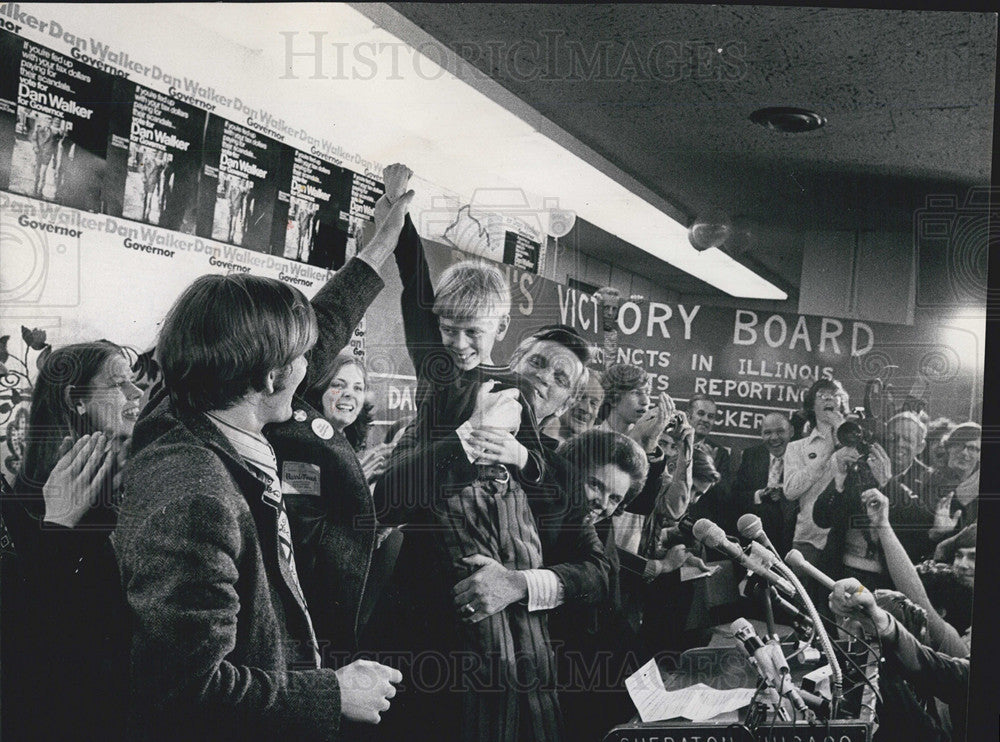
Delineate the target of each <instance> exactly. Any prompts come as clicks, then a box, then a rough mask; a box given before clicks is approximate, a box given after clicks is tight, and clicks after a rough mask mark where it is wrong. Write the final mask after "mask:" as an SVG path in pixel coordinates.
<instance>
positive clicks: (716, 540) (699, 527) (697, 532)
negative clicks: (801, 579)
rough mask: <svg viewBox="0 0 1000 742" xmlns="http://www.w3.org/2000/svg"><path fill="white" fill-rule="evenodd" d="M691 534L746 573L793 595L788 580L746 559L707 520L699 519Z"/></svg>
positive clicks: (723, 532)
mask: <svg viewBox="0 0 1000 742" xmlns="http://www.w3.org/2000/svg"><path fill="white" fill-rule="evenodd" d="M692 533H693V534H694V537H695V538H696V539H698V540H699V541H700V542H701V543H703V544H705V546H708V547H710V548H712V549H715V550H716V551H719V552H721V553H723V554H725V555H726V556H727V557H729V558H730V559H732V560H733V561H734V562H736V563H737V564H739V565H740V566H741V567H743V568H744V569H745V570H747V571H748V572H753V573H754V574H755V575H757V576H758V577H763V578H764V579H765V580H767V581H768V582H769V583H771V584H772V585H774V586H775V587H776V588H778V589H779V590H781V592H783V593H785V594H786V595H789V596H794V595H795V588H794V587H792V585H791V583H790V582H788V580H786V579H785V578H783V577H779V576H778V575H776V574H774V573H773V572H772V571H771V570H770V569H768V568H767V567H765V566H764V565H763V564H761V563H760V562H759V561H757V560H756V559H751V558H749V557H747V555H746V554H744V553H743V549H741V548H740V547H739V544H734V543H733V542H732V541H730V540H729V539H728V538H727V537H726V532H725V531H723V530H722V529H721V528H719V526H717V525H716V524H715V523H713V522H712V521H710V520H709V519H708V518H701V519H700V520H698V521H697V522H696V523H695V524H694V527H693V528H692Z"/></svg>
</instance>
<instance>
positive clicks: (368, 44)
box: [22, 3, 787, 300]
mask: <svg viewBox="0 0 1000 742" xmlns="http://www.w3.org/2000/svg"><path fill="white" fill-rule="evenodd" d="M22 7H24V8H26V9H29V10H30V12H32V13H33V14H35V15H37V16H39V17H41V18H46V17H56V18H59V19H60V23H61V24H62V25H63V27H64V28H65V29H71V30H72V31H73V33H74V34H75V35H76V36H77V37H80V38H84V39H86V38H87V37H91V38H93V39H96V40H99V41H104V42H106V43H109V44H110V45H111V46H113V48H114V49H115V50H121V51H124V52H125V53H127V54H128V55H129V56H130V57H131V58H132V59H134V60H138V61H141V62H143V63H146V64H148V65H156V66H157V69H158V70H159V71H160V72H162V73H166V74H169V75H171V76H176V77H178V78H183V81H184V82H185V84H186V82H187V81H194V82H196V83H197V84H198V85H199V86H202V87H205V88H212V89H213V91H214V92H215V93H217V94H221V95H224V96H225V97H226V98H229V99H238V102H239V105H238V107H237V106H235V104H234V105H233V106H229V107H227V105H226V104H225V103H219V105H218V107H217V109H216V110H217V112H218V113H219V114H220V115H223V116H226V117H230V118H234V120H236V121H237V122H240V123H242V122H243V121H244V120H245V119H246V118H247V116H248V115H251V113H253V112H256V111H265V112H268V113H269V114H271V115H273V116H275V117H277V118H280V119H282V120H283V121H284V122H285V123H286V124H287V125H288V126H289V127H291V128H294V129H296V130H299V129H301V130H302V131H304V132H307V133H308V134H309V136H311V137H314V138H316V139H322V140H325V141H327V142H332V143H335V144H336V145H337V146H338V147H342V148H343V150H344V152H345V154H344V157H343V159H344V164H345V165H346V166H347V167H351V168H353V169H364V162H363V161H367V163H368V164H370V165H371V166H373V167H378V166H381V165H384V164H388V163H390V162H405V163H406V164H407V165H409V166H410V167H411V168H412V169H413V171H414V172H415V173H416V174H417V176H419V181H418V184H417V185H418V186H419V187H421V188H422V189H423V190H426V191H428V192H429V193H431V195H433V192H434V191H436V192H437V193H441V194H449V195H451V196H453V197H457V198H460V199H464V200H466V201H468V200H471V198H472V196H473V194H474V193H475V192H476V191H477V190H483V189H498V188H507V189H520V190H522V191H523V192H524V194H525V196H526V197H527V198H528V200H529V202H530V203H531V204H532V206H536V205H537V207H538V208H542V207H543V204H544V203H545V201H546V200H550V203H552V202H557V203H558V208H560V209H570V210H573V211H575V212H576V213H577V215H578V216H580V217H581V218H583V219H586V220H587V221H589V222H591V223H592V224H595V225H596V226H598V227H600V228H601V229H604V230H605V231H607V232H610V233H611V234H614V235H616V236H618V237H620V238H621V239H623V240H625V241H626V242H629V243H631V244H633V245H635V246H637V247H639V248H640V249H642V250H645V251H646V252H648V253H650V254H652V255H653V256H655V257H657V258H659V259H661V260H663V261H665V262H667V263H670V264H671V265H674V266H676V267H677V268H679V269H681V270H683V271H685V272H687V273H690V274H691V275H693V276H695V277H697V278H699V279H701V280H702V281H705V282H706V283H708V284H710V285H712V286H715V287H716V288H718V289H719V290H721V291H724V292H725V293H727V294H730V295H732V296H735V297H741V298H755V299H773V300H784V299H786V298H787V295H786V294H785V292H783V291H781V290H780V289H779V288H777V287H776V286H774V285H772V284H771V283H769V282H768V281H766V280H764V279H763V278H761V277H760V276H758V275H757V274H756V273H754V272H753V271H751V270H750V269H748V268H746V267H745V266H743V265H741V264H740V263H738V262H737V261H735V260H733V259H732V258H730V257H729V256H728V255H726V254H725V253H722V252H721V251H719V250H707V251H705V252H701V253H699V252H697V251H696V250H694V248H692V247H691V246H690V243H689V242H688V237H687V229H686V228H685V227H684V225H682V224H681V223H679V222H678V221H676V220H675V219H673V218H671V217H670V216H669V215H668V214H667V213H665V209H666V210H668V211H669V210H670V207H669V205H667V204H663V203H662V202H661V204H660V205H657V203H656V202H657V198H658V197H657V196H656V195H655V194H653V193H651V192H649V191H648V190H644V189H642V188H641V186H639V185H638V184H634V185H632V186H631V187H625V186H624V185H622V184H621V182H619V181H623V182H628V178H627V176H624V174H620V171H616V172H618V173H619V174H620V175H621V176H622V177H618V180H616V179H615V178H613V177H610V176H609V175H608V174H606V172H604V171H611V170H614V169H615V168H614V166H613V165H612V164H609V163H607V162H604V161H602V162H598V160H597V159H593V160H592V162H597V164H598V166H599V167H597V166H595V165H594V164H592V163H591V162H588V161H587V160H585V159H583V158H582V157H581V156H579V155H578V154H575V153H574V152H571V151H570V149H567V147H566V146H563V144H560V143H558V142H556V141H555V140H554V139H553V138H552V136H551V130H552V129H554V128H555V127H554V126H553V125H552V124H551V122H546V121H543V120H541V117H540V116H539V114H537V112H534V113H533V116H532V112H531V110H530V109H528V107H527V106H525V105H524V103H523V101H521V102H520V106H519V107H518V101H517V100H516V99H514V97H513V96H511V95H510V93H509V92H508V91H503V92H504V93H506V95H507V97H508V99H510V100H505V104H506V105H500V104H499V103H496V102H494V100H493V99H492V98H491V97H490V96H487V95H485V94H484V93H483V92H480V90H477V89H476V88H475V87H473V86H472V85H471V84H470V83H467V82H465V81H463V80H462V79H459V77H457V76H456V75H455V74H452V70H454V71H456V72H458V73H459V75H461V76H463V77H465V76H469V75H478V77H479V78H481V81H480V82H481V84H477V85H478V87H483V85H490V84H492V85H493V86H495V88H499V89H500V90H503V89H502V88H500V86H499V85H497V84H496V83H495V82H494V81H492V80H489V79H488V78H486V76H485V75H483V73H481V72H479V71H478V70H476V71H474V72H473V71H472V68H471V67H469V66H468V65H466V64H465V63H464V62H462V61H461V60H458V59H457V57H454V55H452V57H453V59H449V58H448V57H447V54H451V52H449V51H447V50H445V49H444V48H443V47H442V46H441V45H440V44H438V43H436V42H435V43H433V44H432V45H428V46H426V47H422V48H423V49H424V50H425V51H426V52H427V54H426V55H420V54H418V53H417V52H416V51H414V47H413V45H412V44H413V43H414V42H412V40H410V41H409V42H408V43H407V41H405V40H400V38H399V37H398V35H399V31H398V30H397V29H396V28H395V26H396V25H398V23H399V22H400V21H399V19H402V16H400V15H399V14H398V13H396V12H395V11H393V10H392V9H391V8H389V7H388V6H384V5H371V6H363V7H362V8H361V12H359V10H355V9H354V8H352V7H350V6H348V5H346V4H341V3H315V4H311V3H289V4H281V5H280V6H278V5H277V4H269V3H260V4H256V3H248V4H235V3H234V4H230V3H212V4H194V3H185V4H149V3H143V4H135V5H128V4H125V5H116V6H114V12H111V13H109V12H107V6H102V5H84V4H66V5H41V4H24V5H22ZM359 7H360V6H359ZM375 16H379V17H380V18H381V17H383V16H385V17H388V18H395V19H396V21H395V23H386V24H385V25H389V26H393V29H394V33H395V34H396V35H394V33H390V32H389V31H387V30H385V29H384V28H382V27H380V26H378V25H376V24H375V23H374V22H373V20H371V18H372V17H375ZM404 20H405V19H404ZM407 23H409V22H408V21H407ZM410 25H411V26H412V24H410ZM414 28H415V27H414ZM151 29H155V38H156V46H155V48H153V47H150V33H151ZM425 35H426V34H425ZM427 38H429V37H427ZM316 39H319V46H317V43H316ZM48 41H49V43H51V44H52V45H53V46H54V47H56V48H57V49H58V50H60V51H67V47H66V45H65V43H63V41H62V40H48ZM289 45H290V46H289ZM416 45H417V46H418V47H420V46H421V44H419V43H417V44H416ZM289 49H291V50H292V51H293V52H294V53H296V54H298V55H299V56H294V57H291V74H289V57H288V55H287V52H288V51H289ZM316 49H319V50H320V55H319V56H316V54H315V50H316ZM303 54H304V55H305V56H302V55H303ZM309 54H312V55H313V56H311V57H310V56H309ZM439 63H440V64H439ZM442 64H443V65H445V66H444V67H442ZM317 71H318V72H319V74H316V73H317ZM132 79H134V80H135V81H136V82H139V83H147V84H153V85H154V87H155V86H156V84H157V83H155V82H153V81H151V80H147V79H144V78H143V76H142V75H135V76H133V77H132ZM159 84H160V85H161V86H162V87H164V88H166V87H167V86H166V85H163V81H162V80H160V83H159ZM180 87H181V90H180V92H182V93H185V94H195V93H193V92H192V90H191V89H190V88H188V87H186V85H181V86H180ZM203 97H204V96H203ZM496 97H497V95H494V96H493V98H496ZM508 109H516V110H517V111H518V115H515V113H512V112H511V110H508ZM526 119H528V120H527V121H526ZM529 121H530V123H529ZM543 130H544V132H545V133H543ZM565 137H568V135H565ZM565 137H564V139H565ZM566 141H567V142H568V140H566ZM573 141H574V142H575V140H573ZM576 144H579V143H578V142H577V143H576ZM569 145H570V146H573V144H572V142H569ZM581 146H582V145H581ZM352 155H362V156H363V157H362V158H352ZM595 158H596V155H595Z"/></svg>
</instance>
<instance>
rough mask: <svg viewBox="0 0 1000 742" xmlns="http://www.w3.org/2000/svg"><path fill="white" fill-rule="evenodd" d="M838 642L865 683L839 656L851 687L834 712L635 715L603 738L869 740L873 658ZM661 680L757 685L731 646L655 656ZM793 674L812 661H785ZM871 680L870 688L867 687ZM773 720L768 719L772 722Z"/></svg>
mask: <svg viewBox="0 0 1000 742" xmlns="http://www.w3.org/2000/svg"><path fill="white" fill-rule="evenodd" d="M836 643H837V644H838V646H840V647H841V648H842V649H845V650H846V651H850V652H851V653H852V656H853V658H854V661H855V662H856V663H857V664H858V666H859V669H860V670H863V671H864V673H865V676H866V677H867V678H868V683H871V685H869V684H868V683H866V682H864V681H863V680H862V679H861V676H860V673H859V671H858V670H857V669H854V668H853V667H851V666H850V665H849V663H845V662H843V661H842V662H841V666H842V667H843V671H844V687H845V689H849V688H852V686H854V687H853V690H852V691H851V692H850V693H846V694H845V697H844V700H843V701H842V702H841V706H840V710H839V712H838V718H836V719H831V720H829V721H825V720H824V721H816V722H812V723H809V722H807V721H805V720H798V721H797V722H794V723H793V722H789V721H781V720H776V719H775V718H773V715H772V714H770V713H769V714H768V715H767V718H765V719H763V720H761V721H759V722H758V723H757V724H756V725H755V729H751V728H750V727H748V726H747V721H748V717H749V716H750V715H751V709H750V707H746V708H742V709H740V710H739V711H733V712H730V713H726V714H721V715H719V716H717V717H715V718H713V719H710V720H708V721H701V722H694V721H688V720H687V719H668V720H664V721H655V722H649V723H643V722H642V721H640V720H639V718H638V716H636V717H635V718H634V719H633V720H632V721H630V722H628V723H626V724H620V725H618V726H616V727H614V728H613V729H611V730H610V731H609V732H608V733H607V734H606V735H605V736H604V742H756V741H758V740H759V741H760V742H871V738H872V734H873V733H874V732H875V730H876V729H877V728H878V724H877V721H876V718H875V690H874V688H877V687H878V658H877V657H876V656H874V655H873V654H872V653H870V652H868V651H867V650H865V651H864V652H860V651H854V650H851V649H848V647H847V645H846V644H845V643H841V642H836ZM658 660H659V661H658V665H659V667H660V674H661V675H662V677H663V684H664V686H665V687H666V689H667V690H668V691H673V690H679V689H681V688H686V687H688V686H691V685H694V684H696V683H704V684H706V685H709V686H711V687H713V688H717V689H719V690H729V689H732V688H756V687H757V684H758V682H757V674H756V671H755V670H754V668H753V667H752V666H751V665H750V664H749V662H748V661H747V659H746V657H745V655H744V654H742V653H741V651H740V650H739V649H738V648H737V647H735V646H733V647H704V648H699V649H689V650H688V651H686V652H684V653H683V654H681V655H680V656H679V658H677V660H676V661H673V662H671V660H670V658H662V659H661V658H658ZM790 669H791V672H792V679H793V680H795V682H796V683H799V682H801V679H802V676H803V675H805V674H806V673H807V672H809V671H810V670H812V669H814V667H801V666H799V665H792V666H791V667H790ZM872 686H874V688H873V687H872ZM772 722H773V723H772Z"/></svg>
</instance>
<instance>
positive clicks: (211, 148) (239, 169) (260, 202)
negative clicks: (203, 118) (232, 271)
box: [197, 114, 285, 253]
mask: <svg viewBox="0 0 1000 742" xmlns="http://www.w3.org/2000/svg"><path fill="white" fill-rule="evenodd" d="M284 149H285V146H284V145H283V144H281V143H280V142H278V141H276V140H274V139H272V138H270V137H267V136H264V135H263V134H260V133H258V132H256V131H254V130H253V129H250V128H247V127H246V126H241V125H239V124H234V123H233V122H231V121H227V120H226V119H223V118H220V117H218V116H215V115H214V114H210V115H209V117H208V124H207V126H206V134H205V140H204V158H203V160H202V162H203V168H202V172H201V180H200V184H199V209H198V229H197V234H198V235H199V236H200V237H207V238H209V239H213V240H218V241H220V242H228V243H229V244H231V245H237V246H239V247H245V248H247V249H249V250H255V251H257V252H264V253H267V252H270V246H271V228H272V223H273V218H274V206H275V202H276V201H277V199H278V185H279V183H278V179H279V170H280V167H281V158H282V153H283V151H284Z"/></svg>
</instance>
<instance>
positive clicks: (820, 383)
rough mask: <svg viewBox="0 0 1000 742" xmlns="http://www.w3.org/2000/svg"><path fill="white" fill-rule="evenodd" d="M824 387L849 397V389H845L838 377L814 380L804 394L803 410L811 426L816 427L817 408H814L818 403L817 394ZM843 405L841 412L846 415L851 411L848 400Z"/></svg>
mask: <svg viewBox="0 0 1000 742" xmlns="http://www.w3.org/2000/svg"><path fill="white" fill-rule="evenodd" d="M824 389H829V390H830V391H833V392H836V393H837V394H842V395H843V396H844V398H845V399H846V398H847V391H846V390H845V389H844V385H843V384H841V383H840V382H839V381H837V380H836V379H819V380H817V381H814V382H813V385H812V386H811V387H809V391H807V392H806V393H805V394H804V395H803V396H802V412H803V414H805V416H806V420H808V421H809V427H810V428H815V427H816V410H815V409H813V408H814V406H815V405H816V395H817V394H819V393H820V392H821V391H823V390H824ZM843 407H844V409H842V410H841V412H843V413H844V414H845V415H846V414H847V413H848V412H849V410H848V409H847V405H846V402H845V403H844V405H843Z"/></svg>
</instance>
